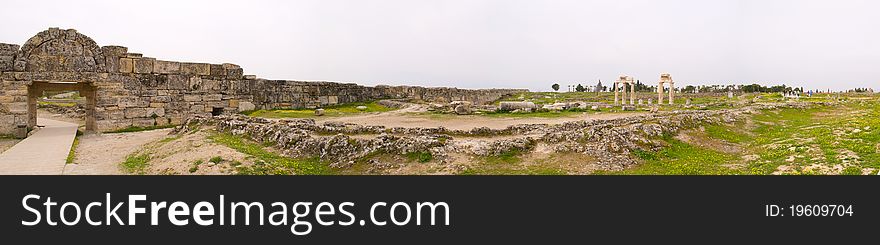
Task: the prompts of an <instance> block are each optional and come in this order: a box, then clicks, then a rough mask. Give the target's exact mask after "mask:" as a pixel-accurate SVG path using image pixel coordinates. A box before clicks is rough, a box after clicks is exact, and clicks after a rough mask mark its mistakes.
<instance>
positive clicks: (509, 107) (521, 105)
mask: <svg viewBox="0 0 880 245" xmlns="http://www.w3.org/2000/svg"><path fill="white" fill-rule="evenodd" d="M537 108H538V106H537V105H535V103H532V102H525V101H524V102H516V101H503V102H501V103H500V104H499V109H500V110H502V111H514V110H522V109H532V110H534V109H537Z"/></svg>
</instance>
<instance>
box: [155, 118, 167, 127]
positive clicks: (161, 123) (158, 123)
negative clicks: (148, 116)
mask: <svg viewBox="0 0 880 245" xmlns="http://www.w3.org/2000/svg"><path fill="white" fill-rule="evenodd" d="M168 122H169V120H168V118H165V117H157V118H156V126H165V125H168Z"/></svg>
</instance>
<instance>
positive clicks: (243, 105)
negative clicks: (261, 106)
mask: <svg viewBox="0 0 880 245" xmlns="http://www.w3.org/2000/svg"><path fill="white" fill-rule="evenodd" d="M230 106H231V103H230ZM255 109H257V106H256V105H254V103H251V102H248V101H241V102H238V111H253V110H255Z"/></svg>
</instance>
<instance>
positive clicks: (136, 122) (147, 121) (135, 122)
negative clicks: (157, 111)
mask: <svg viewBox="0 0 880 245" xmlns="http://www.w3.org/2000/svg"><path fill="white" fill-rule="evenodd" d="M131 126H135V127H151V126H156V120H155V119H152V118H140V119H132V120H131Z"/></svg>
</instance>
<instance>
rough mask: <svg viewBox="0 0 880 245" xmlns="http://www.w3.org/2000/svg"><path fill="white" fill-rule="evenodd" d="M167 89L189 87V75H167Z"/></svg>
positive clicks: (184, 88)
mask: <svg viewBox="0 0 880 245" xmlns="http://www.w3.org/2000/svg"><path fill="white" fill-rule="evenodd" d="M167 77H168V89H172V90H186V89H189V77H188V76H183V75H168V76H167Z"/></svg>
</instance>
